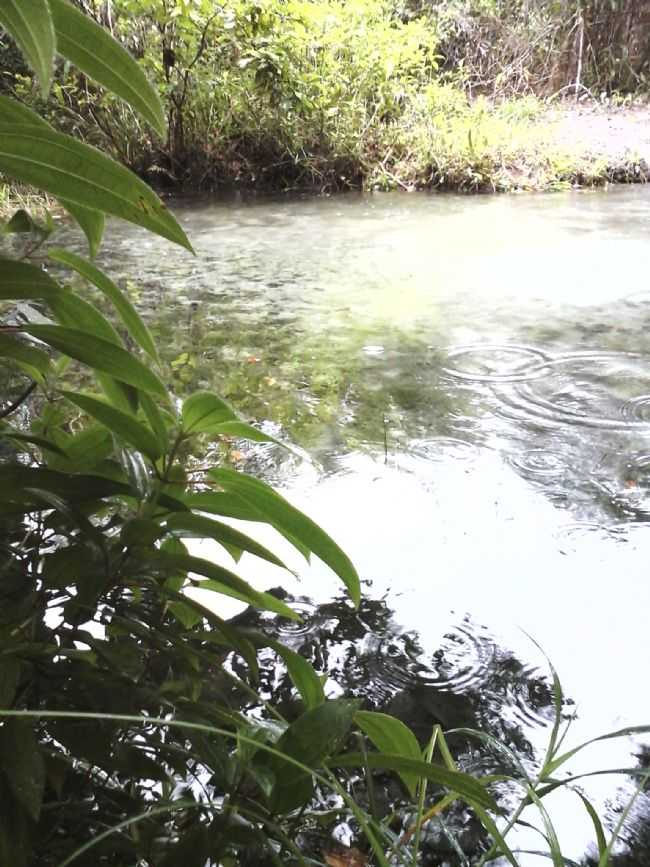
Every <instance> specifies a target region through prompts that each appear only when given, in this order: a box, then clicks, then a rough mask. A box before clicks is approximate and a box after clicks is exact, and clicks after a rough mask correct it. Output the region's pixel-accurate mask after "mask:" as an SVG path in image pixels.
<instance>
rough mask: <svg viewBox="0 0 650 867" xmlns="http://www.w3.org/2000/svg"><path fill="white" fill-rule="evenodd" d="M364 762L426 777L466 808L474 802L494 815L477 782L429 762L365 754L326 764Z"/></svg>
mask: <svg viewBox="0 0 650 867" xmlns="http://www.w3.org/2000/svg"><path fill="white" fill-rule="evenodd" d="M366 762H367V764H368V765H369V766H370V767H371V768H382V769H385V770H388V771H397V773H398V774H403V773H406V774H412V775H414V776H417V777H426V778H427V780H431V782H433V783H437V784H438V785H439V786H444V787H445V788H447V789H450V790H451V791H452V792H456V793H457V794H458V795H459V796H460V797H461V798H464V799H465V800H466V801H467V802H468V803H470V804H471V803H473V802H475V803H477V804H479V805H481V806H483V807H485V808H487V809H488V810H494V811H495V812H497V805H496V804H495V802H494V799H493V798H492V796H491V795H490V794H489V793H488V792H487V791H486V789H485V788H484V786H483V785H482V784H481V781H480V779H478V780H477V779H475V778H474V777H470V776H469V774H462V773H460V772H458V771H449V770H447V768H441V767H440V766H439V765H432V764H430V763H429V762H424V761H421V760H420V761H416V760H415V759H408V758H405V757H404V756H398V755H391V754H389V753H367V754H366V755H365V756H364V755H363V754H362V753H346V754H345V755H342V756H335V757H334V758H333V759H332V760H331V761H330V762H328V764H329V766H330V767H332V768H362V767H363V766H364V763H366Z"/></svg>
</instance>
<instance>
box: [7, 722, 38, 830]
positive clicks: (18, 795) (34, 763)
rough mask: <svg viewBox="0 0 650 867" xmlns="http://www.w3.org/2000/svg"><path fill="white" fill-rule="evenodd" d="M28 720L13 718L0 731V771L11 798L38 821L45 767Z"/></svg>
mask: <svg viewBox="0 0 650 867" xmlns="http://www.w3.org/2000/svg"><path fill="white" fill-rule="evenodd" d="M32 725H33V723H31V722H30V721H29V720H20V719H12V720H9V721H8V722H5V723H4V725H3V726H2V727H1V728H0V768H1V769H2V773H3V774H4V776H5V779H6V781H7V783H8V785H9V788H10V790H11V793H12V795H13V796H14V798H15V799H16V800H17V801H18V802H19V803H20V804H21V805H22V806H23V807H24V809H25V810H27V812H28V813H29V815H30V816H31V818H32V819H33V820H34V822H37V821H38V817H39V815H40V812H41V803H42V801H43V791H44V789H45V765H44V764H43V759H42V756H41V753H40V750H39V747H38V741H37V740H36V736H35V734H34V730H33V728H32Z"/></svg>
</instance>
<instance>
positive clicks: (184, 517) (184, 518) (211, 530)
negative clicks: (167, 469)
mask: <svg viewBox="0 0 650 867" xmlns="http://www.w3.org/2000/svg"><path fill="white" fill-rule="evenodd" d="M167 527H168V528H169V529H170V530H177V531H180V532H185V533H188V534H191V535H194V536H199V537H201V538H208V539H214V540H215V542H219V543H220V544H225V545H232V546H233V547H235V548H239V549H240V550H241V551H248V553H249V554H254V555H255V556H256V557H260V558H261V559H262V560H267V561H268V562H269V563H273V565H274V566H279V567H280V568H281V569H286V568H287V567H286V566H285V565H284V563H283V562H282V560H280V559H279V557H276V556H275V554H273V552H272V551H269V550H268V548H265V547H264V546H263V545H260V544H259V542H256V541H255V540H254V539H251V538H249V537H248V536H246V535H245V533H240V532H239V530H235V529H234V528H233V527H230V526H229V525H228V524H223V523H222V522H221V521H215V520H214V519H213V518H206V517H205V516H204V515H192V514H190V513H188V512H184V513H177V514H175V515H171V516H170V517H169V518H168V519H167Z"/></svg>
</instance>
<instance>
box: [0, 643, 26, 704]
mask: <svg viewBox="0 0 650 867" xmlns="http://www.w3.org/2000/svg"><path fill="white" fill-rule="evenodd" d="M20 672H21V665H20V661H19V660H18V659H16V658H15V657H14V656H2V657H0V709H1V710H7V709H9V708H10V707H12V705H13V701H14V696H15V695H16V690H17V689H18V684H19V682H20Z"/></svg>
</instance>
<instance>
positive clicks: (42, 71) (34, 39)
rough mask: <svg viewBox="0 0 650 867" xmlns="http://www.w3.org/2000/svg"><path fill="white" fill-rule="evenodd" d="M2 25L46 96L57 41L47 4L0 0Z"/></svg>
mask: <svg viewBox="0 0 650 867" xmlns="http://www.w3.org/2000/svg"><path fill="white" fill-rule="evenodd" d="M0 25H2V27H4V29H5V30H6V31H7V33H10V34H11V35H12V36H13V38H14V39H15V40H16V43H17V45H18V47H19V48H20V50H21V51H22V53H23V54H24V56H25V58H26V60H27V62H28V63H29V65H30V66H31V67H32V69H33V70H34V72H35V73H36V75H37V77H38V80H39V82H40V85H41V91H42V92H43V94H44V95H45V94H47V91H48V90H49V89H50V82H51V81H52V70H53V66H54V54H55V51H56V37H55V34H54V27H53V24H52V16H51V14H50V7H49V5H48V3H47V0H0Z"/></svg>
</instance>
